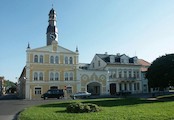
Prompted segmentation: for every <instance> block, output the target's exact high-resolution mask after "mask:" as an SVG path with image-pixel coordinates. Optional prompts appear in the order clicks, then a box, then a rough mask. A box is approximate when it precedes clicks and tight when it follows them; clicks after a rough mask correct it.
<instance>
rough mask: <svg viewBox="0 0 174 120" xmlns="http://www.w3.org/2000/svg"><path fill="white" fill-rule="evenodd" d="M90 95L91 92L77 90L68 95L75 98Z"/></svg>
mask: <svg viewBox="0 0 174 120" xmlns="http://www.w3.org/2000/svg"><path fill="white" fill-rule="evenodd" d="M89 96H91V93H89V92H87V91H85V92H77V93H75V94H73V95H70V97H71V98H73V99H76V98H87V97H89Z"/></svg>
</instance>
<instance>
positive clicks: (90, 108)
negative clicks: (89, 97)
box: [66, 103, 101, 113]
mask: <svg viewBox="0 0 174 120" xmlns="http://www.w3.org/2000/svg"><path fill="white" fill-rule="evenodd" d="M100 110H101V109H100V107H99V106H98V105H96V104H91V103H87V104H84V103H71V104H69V105H68V106H67V107H66V111H67V112H68V113H89V112H99V111H100Z"/></svg>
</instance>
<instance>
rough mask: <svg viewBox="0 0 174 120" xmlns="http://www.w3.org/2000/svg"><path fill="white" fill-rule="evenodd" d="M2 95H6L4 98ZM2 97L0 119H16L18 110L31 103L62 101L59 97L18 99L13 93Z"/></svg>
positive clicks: (0, 99)
mask: <svg viewBox="0 0 174 120" xmlns="http://www.w3.org/2000/svg"><path fill="white" fill-rule="evenodd" d="M4 97H6V99H5V98H4ZM4 97H3V98H2V97H0V108H1V110H0V120H16V115H17V114H18V113H19V112H20V111H22V110H23V109H24V108H27V107H30V106H33V105H40V104H47V103H54V102H58V101H63V99H60V100H57V99H50V100H42V99H41V100H19V99H14V98H15V95H7V96H4ZM12 97H13V99H12ZM7 98H8V99H7ZM10 98H11V99H10Z"/></svg>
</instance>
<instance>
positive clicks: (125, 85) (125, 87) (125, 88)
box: [124, 83, 127, 91]
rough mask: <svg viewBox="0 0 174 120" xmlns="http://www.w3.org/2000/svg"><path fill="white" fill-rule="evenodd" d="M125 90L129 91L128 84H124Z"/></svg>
mask: <svg viewBox="0 0 174 120" xmlns="http://www.w3.org/2000/svg"><path fill="white" fill-rule="evenodd" d="M124 90H125V91H126V90H127V84H126V83H125V84H124Z"/></svg>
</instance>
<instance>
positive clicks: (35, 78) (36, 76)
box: [34, 72, 38, 80]
mask: <svg viewBox="0 0 174 120" xmlns="http://www.w3.org/2000/svg"><path fill="white" fill-rule="evenodd" d="M34 80H38V74H37V72H35V73H34Z"/></svg>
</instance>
